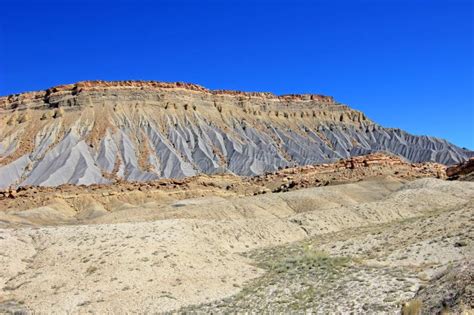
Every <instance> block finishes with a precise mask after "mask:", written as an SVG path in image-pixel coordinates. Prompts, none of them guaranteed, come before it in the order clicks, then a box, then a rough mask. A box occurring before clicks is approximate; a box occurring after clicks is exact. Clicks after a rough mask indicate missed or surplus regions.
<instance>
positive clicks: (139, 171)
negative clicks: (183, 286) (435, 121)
mask: <svg viewBox="0 0 474 315" xmlns="http://www.w3.org/2000/svg"><path fill="white" fill-rule="evenodd" d="M374 152H387V153H391V154H395V155H397V156H400V157H402V158H403V159H404V160H406V161H409V162H413V163H420V162H437V163H442V164H445V165H453V164H457V163H460V162H463V161H465V160H467V159H469V157H471V156H473V152H472V151H469V150H467V149H463V148H459V147H457V146H455V145H453V144H451V143H449V142H447V141H445V140H442V139H438V138H433V137H429V136H414V135H411V134H409V133H406V132H404V131H402V130H399V129H391V128H384V127H382V126H380V125H378V124H377V123H375V122H373V121H371V120H370V119H368V118H367V117H366V116H365V115H364V114H363V113H362V112H360V111H357V110H354V109H351V108H350V107H348V106H346V105H343V104H339V103H337V102H336V101H335V100H334V99H333V98H332V97H328V96H322V95H313V94H303V95H283V96H275V95H273V94H271V93H260V92H251V93H248V92H238V91H221V90H217V91H212V90H208V89H205V88H203V87H201V86H198V85H195V84H186V83H161V82H144V81H122V82H104V81H87V82H80V83H76V84H70V85H63V86H58V87H53V88H50V89H48V90H45V91H38V92H30V93H23V94H16V95H11V96H6V97H2V98H0V188H8V187H18V186H58V185H63V184H75V185H91V184H107V183H111V182H113V181H115V180H118V179H120V180H126V181H150V180H157V179H161V178H177V179H181V178H185V177H189V176H196V175H199V174H208V175H212V174H222V173H227V174H235V175H240V176H255V175H261V174H264V173H268V172H273V171H277V170H279V169H282V168H285V167H296V166H304V165H314V164H322V163H331V162H335V161H338V160H340V159H346V158H350V157H351V156H358V155H365V154H370V153H374Z"/></svg>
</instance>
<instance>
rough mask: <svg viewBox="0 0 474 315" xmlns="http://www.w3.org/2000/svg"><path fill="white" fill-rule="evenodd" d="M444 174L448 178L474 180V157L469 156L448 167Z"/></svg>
mask: <svg viewBox="0 0 474 315" xmlns="http://www.w3.org/2000/svg"><path fill="white" fill-rule="evenodd" d="M446 175H447V176H448V177H449V179H461V180H469V181H474V158H470V159H469V160H467V161H465V162H462V163H460V164H458V165H454V166H451V167H448V168H447V169H446Z"/></svg>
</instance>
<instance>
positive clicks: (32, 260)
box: [0, 178, 474, 313]
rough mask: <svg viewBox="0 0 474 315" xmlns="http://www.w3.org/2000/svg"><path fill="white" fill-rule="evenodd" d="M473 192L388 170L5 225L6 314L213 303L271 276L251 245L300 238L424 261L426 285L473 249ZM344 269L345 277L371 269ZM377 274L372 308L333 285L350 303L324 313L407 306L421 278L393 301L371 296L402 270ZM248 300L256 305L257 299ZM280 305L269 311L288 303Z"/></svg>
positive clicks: (0, 236)
mask: <svg viewBox="0 0 474 315" xmlns="http://www.w3.org/2000/svg"><path fill="white" fill-rule="evenodd" d="M473 200H474V183H469V182H448V181H443V180H436V179H420V180H417V181H414V182H409V183H403V182H401V181H400V180H395V179H390V178H386V179H378V180H372V181H364V182H358V183H352V184H347V185H338V186H330V187H319V188H309V189H301V190H297V191H291V192H287V193H274V194H265V195H258V196H247V197H234V198H230V199H229V198H219V197H204V198H197V199H196V198H193V199H189V200H181V201H177V202H171V203H169V204H166V205H164V206H159V205H156V204H153V203H151V204H149V205H148V206H146V207H143V206H142V207H140V208H138V207H136V208H134V207H127V208H124V209H123V210H122V211H120V209H118V210H116V211H113V212H111V213H107V214H104V215H101V216H97V217H95V218H91V219H90V220H89V221H88V222H85V223H86V224H80V225H77V224H76V225H72V224H71V225H60V226H41V225H38V226H30V227H9V226H8V222H7V223H6V226H7V227H5V228H2V229H0V264H1V266H2V268H1V269H0V290H1V291H0V311H3V312H6V311H14V310H30V311H34V312H45V313H83V312H88V311H91V312H93V313H105V312H114V313H118V312H120V313H124V312H131V313H138V312H141V313H143V312H159V311H172V310H176V309H180V308H182V307H191V306H192V305H201V306H199V307H201V308H202V310H204V311H209V310H210V309H209V308H211V309H212V310H214V309H213V308H212V307H213V306H212V305H218V304H219V303H220V302H219V301H223V299H226V298H227V299H229V298H230V299H232V298H233V297H234V298H235V297H236V296H239V294H242V292H243V291H245V289H246V288H247V287H249V286H250V287H251V286H253V285H254V283H255V281H258V279H264V278H265V276H266V275H268V274H271V272H270V273H269V272H268V270H266V268H265V266H263V265H259V264H258V263H257V262H258V259H257V258H258V257H257V256H258V255H257V256H255V257H254V256H252V255H250V256H249V255H248V254H249V253H252V252H254V251H259V250H261V251H266V250H273V249H274V248H276V247H275V246H277V247H278V246H290V245H291V246H299V245H298V244H300V243H301V242H311V246H312V248H317V249H318V251H319V250H321V251H324V252H325V253H327V254H328V255H331V256H345V257H350V258H351V259H363V260H364V264H365V265H367V266H381V265H383V266H385V267H386V268H388V269H390V270H392V269H393V268H395V267H397V268H399V267H400V268H401V267H404V266H415V267H416V266H417V267H419V268H421V267H423V268H421V269H420V270H421V271H420V270H419V271H417V272H418V273H415V272H414V271H413V275H412V274H411V273H410V277H412V278H414V279H415V278H416V279H418V278H419V277H420V275H419V274H420V273H421V272H422V273H423V274H424V276H421V278H423V277H426V279H425V280H426V281H427V280H429V279H430V278H431V277H433V276H434V275H435V274H436V273H437V272H440V270H442V269H443V268H446V265H447V264H448V263H449V262H451V263H452V262H456V261H462V260H466V259H470V258H472V257H473V252H472V244H473V243H472V235H473V228H472V221H473ZM10 215H11V214H10ZM21 215H22V216H23V218H24V217H28V215H33V216H37V215H38V212H37V211H36V212H34V213H33V214H31V213H30V214H28V213H21ZM49 215H50V213H46V214H45V216H46V217H47V219H49V220H51V219H52V218H51V217H48V216H49ZM30 219H31V218H30ZM53 219H54V218H53ZM4 220H5V219H4ZM30 221H31V220H30ZM53 221H54V220H53ZM402 222H404V223H402ZM410 222H411V223H410ZM407 224H408V225H407ZM410 224H411V225H410ZM364 228H366V229H369V230H364ZM379 232H380V233H379ZM338 233H339V234H338ZM377 233H379V234H377ZM453 242H454V243H456V242H458V243H459V242H461V243H460V244H461V245H462V246H453V244H454V243H453ZM292 244H293V245H292ZM295 244H296V245H295ZM443 244H445V245H443ZM402 257H403V258H402ZM425 265H427V266H429V268H428V267H427V268H425ZM344 268H346V267H344ZM347 268H349V267H347ZM350 268H352V267H350ZM391 268H392V269H391ZM344 270H346V274H347V275H351V274H354V272H362V271H361V270H362V269H360V268H359V269H354V270H353V269H344ZM363 270H365V269H363ZM367 270H368V271H367ZM367 270H365V271H364V272H365V273H363V272H362V273H361V275H360V277H359V278H364V277H365V278H366V280H367V279H368V280H367V281H369V283H371V285H372V286H371V287H370V286H359V287H357V286H354V287H353V292H361V294H362V293H364V292H365V293H367V294H366V295H367V296H369V297H373V301H372V302H373V303H372V304H371V303H369V302H367V301H362V302H354V303H355V304H354V303H353V304H351V303H349V302H350V301H351V300H352V301H357V299H356V297H355V296H354V295H351V294H348V293H347V292H349V291H350V290H349V291H347V290H346V291H347V292H346V291H344V290H343V291H335V292H333V294H332V297H333V298H334V299H336V300H337V299H338V298H339V299H342V300H340V301H339V304H340V305H341V307H340V308H331V305H333V304H331V303H332V302H331V301H333V300H332V299H328V300H327V303H326V306H327V307H329V308H327V309H326V310H327V311H330V310H339V311H347V310H350V309H354V310H361V311H362V310H373V311H376V310H377V309H376V308H371V307H372V306H371V305H379V304H383V303H385V304H386V305H388V306H390V308H389V309H390V310H391V311H393V310H396V309H398V310H399V305H400V303H402V300H409V299H411V298H413V297H414V296H415V295H416V292H417V288H418V287H419V286H420V285H421V280H420V281H418V280H417V281H418V282H417V281H412V282H413V283H412V284H411V285H410V288H409V289H407V290H404V291H403V292H402V293H400V294H395V295H396V298H394V300H396V301H388V300H386V301H385V302H384V300H385V299H386V298H387V297H388V296H389V295H390V294H389V293H390V292H385V293H383V291H380V292H379V293H378V294H376V295H371V294H370V292H372V291H373V290H377V286H380V287H383V283H386V282H387V283H391V281H392V280H393V279H396V277H397V276H395V275H393V276H390V273H389V275H388V276H385V278H383V279H382V278H380V277H379V274H378V273H373V272H372V271H370V270H369V269H367ZM293 278H294V279H296V278H297V277H296V278H295V277H293ZM293 278H292V279H293ZM380 279H382V280H380ZM336 280H337V279H336ZM341 281H342V280H341ZM344 282H345V283H351V282H350V281H349V280H347V279H346V280H344ZM392 282H393V281H392ZM364 288H365V289H364ZM367 288H372V289H370V290H368V289H367ZM295 290H298V289H297V288H296V289H295ZM364 290H365V291H364ZM371 290H372V291H371ZM338 292H339V293H338ZM341 292H342V293H341ZM344 292H345V293H344ZM351 292H352V291H351ZM397 292H398V291H395V293H397ZM392 293H393V292H392ZM338 294H339V297H338ZM392 295H393V294H392ZM392 295H390V296H392ZM344 299H345V300H344ZM267 300H268V301H271V299H267ZM377 303H378V304H377ZM260 304H261V303H260ZM206 305H207V306H206ZM228 305H232V304H231V303H228ZM282 305H283V307H284V306H285V304H282ZM367 305H368V306H367ZM287 306H288V305H287ZM306 306H308V305H306ZM309 306H311V305H309ZM199 307H198V308H199ZM239 307H242V310H252V309H253V308H255V307H256V305H254V304H242V305H240V306H239ZM272 307H273V306H272V305H267V308H266V309H267V310H272V309H275V310H279V309H278V308H275V307H273V308H272ZM288 307H289V306H288ZM302 307H305V305H303V306H302ZM311 307H313V306H311ZM333 307H335V306H333ZM363 307H366V308H363ZM367 307H368V309H367ZM235 309H238V307H237V304H236V308H235ZM280 310H281V309H280ZM283 310H287V309H286V308H283Z"/></svg>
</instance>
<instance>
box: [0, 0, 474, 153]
mask: <svg viewBox="0 0 474 315" xmlns="http://www.w3.org/2000/svg"><path fill="white" fill-rule="evenodd" d="M473 23H474V22H473V1H469V0H465V1H461V0H446V1H437V0H404V1H402V0H399V1H396V0H378V1H375V0H372V1H369V0H366V1H363V0H359V1H358V0H355V1H337V0H333V1H330V0H327V1H306V2H304V1H289V0H288V1H287V2H283V1H263V0H262V1H258V0H257V1H224V0H222V1H209V2H208V1H148V2H141V1H131V0H130V1H110V2H107V1H100V0H97V1H91V0H90V1H79V0H76V1H68V0H63V1H55V2H52V1H39V0H38V1H33V0H31V1H22V0H15V1H13V0H0V95H7V94H12V93H18V92H23V91H30V90H38V89H44V88H48V87H50V86H54V85H58V84H65V83H73V82H76V81H81V80H96V79H102V80H130V79H133V80H158V81H185V82H193V83H198V84H201V85H204V86H205V87H208V88H211V89H236V90H245V91H270V92H273V93H276V94H285V93H321V94H327V95H332V96H334V97H335V98H336V99H337V100H338V101H340V102H342V103H346V104H348V105H350V106H352V107H354V108H356V109H359V110H362V111H364V112H365V113H366V114H367V116H368V117H370V118H371V119H373V120H375V121H376V122H378V123H380V124H382V125H384V126H387V127H398V128H402V129H405V130H407V131H409V132H412V133H415V134H427V135H433V136H437V137H442V138H446V139H448V140H450V141H452V142H454V143H455V144H457V145H459V146H464V147H468V148H470V149H474V97H473V86H474V79H473V76H474V74H473V72H474V69H473V68H474V66H473V55H474V52H473V36H474V34H473V33H474V30H473V29H474V26H473Z"/></svg>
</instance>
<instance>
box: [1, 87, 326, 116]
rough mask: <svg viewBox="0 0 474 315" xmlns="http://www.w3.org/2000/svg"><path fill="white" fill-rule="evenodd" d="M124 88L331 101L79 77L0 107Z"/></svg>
mask: <svg viewBox="0 0 474 315" xmlns="http://www.w3.org/2000/svg"><path fill="white" fill-rule="evenodd" d="M125 88H140V89H185V90H189V91H195V92H200V93H208V94H214V95H231V96H241V97H248V98H250V97H259V98H265V99H279V100H285V101H291V100H312V101H317V102H320V103H324V104H334V103H335V102H334V98H333V97H332V96H325V95H319V94H288V95H279V96H278V95H275V94H273V93H270V92H242V91H233V90H209V89H207V88H205V87H203V86H200V85H198V84H193V83H184V82H158V81H83V82H78V83H74V84H66V85H58V86H55V87H52V88H49V89H47V90H44V91H37V92H27V93H20V94H13V95H8V96H4V97H0V108H3V109H10V108H15V105H18V104H23V103H26V102H31V101H35V100H41V99H44V100H47V99H48V98H49V97H50V96H51V95H58V94H69V93H70V94H72V95H76V94H78V93H80V92H83V91H93V90H94V91H95V90H105V89H125Z"/></svg>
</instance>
